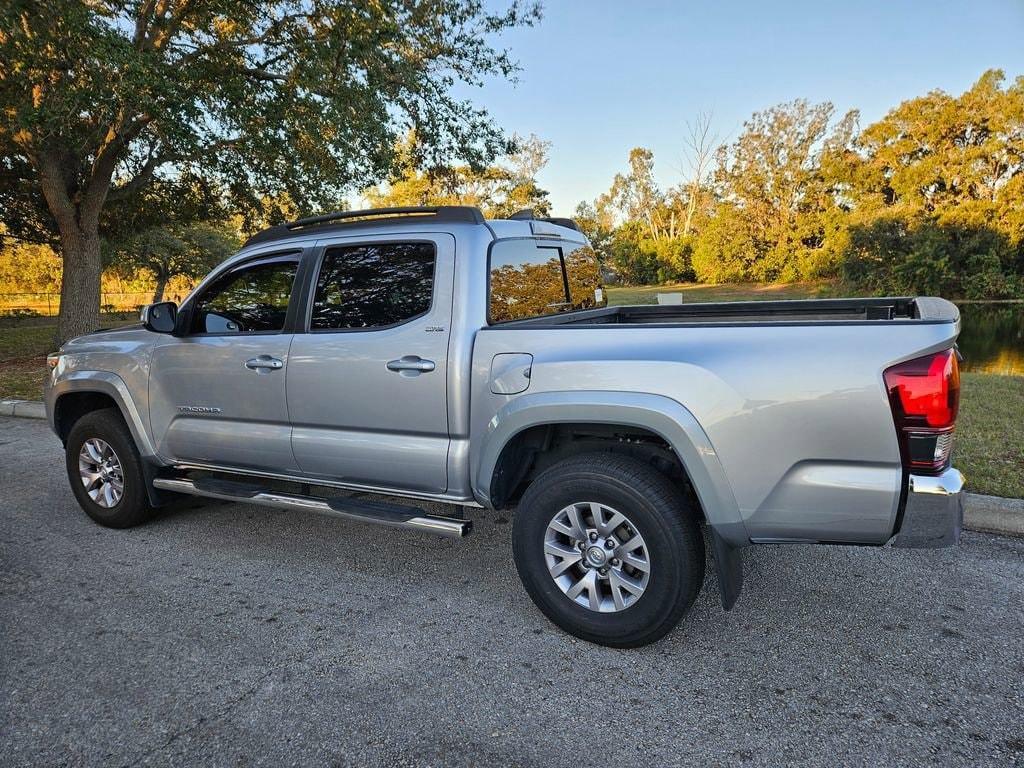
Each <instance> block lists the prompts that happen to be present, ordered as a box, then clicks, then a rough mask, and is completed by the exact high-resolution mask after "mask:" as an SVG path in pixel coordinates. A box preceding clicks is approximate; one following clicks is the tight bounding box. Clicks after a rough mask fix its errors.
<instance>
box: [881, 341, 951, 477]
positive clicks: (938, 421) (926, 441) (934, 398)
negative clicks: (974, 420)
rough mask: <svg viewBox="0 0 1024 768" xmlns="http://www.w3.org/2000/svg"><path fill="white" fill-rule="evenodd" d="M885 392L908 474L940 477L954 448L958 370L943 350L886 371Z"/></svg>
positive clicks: (948, 350) (946, 351) (949, 351)
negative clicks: (932, 473) (925, 474)
mask: <svg viewBox="0 0 1024 768" xmlns="http://www.w3.org/2000/svg"><path fill="white" fill-rule="evenodd" d="M884 377H885V388H886V389H887V390H888V391H889V403H890V404H891V406H892V415H893V418H894V419H895V421H896V430H897V432H898V433H899V436H900V451H901V452H902V454H903V463H904V466H906V467H907V468H908V469H913V470H915V471H925V472H938V471H941V470H943V469H945V468H946V465H947V464H948V463H949V455H950V452H951V451H952V449H953V427H954V424H955V423H956V414H957V410H958V409H959V407H960V366H959V363H958V362H957V356H956V352H955V351H954V350H952V349H947V350H944V351H942V352H936V353H935V354H933V355H926V356H924V357H917V358H914V359H913V360H907V361H906V362H903V363H899V364H898V365H894V366H892V367H891V368H888V369H886V371H885V374H884Z"/></svg>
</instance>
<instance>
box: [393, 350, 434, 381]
mask: <svg viewBox="0 0 1024 768" xmlns="http://www.w3.org/2000/svg"><path fill="white" fill-rule="evenodd" d="M388 370H389V371H396V372H397V373H400V374H401V375H402V376H419V375H420V374H421V373H430V372H431V371H432V370H434V361H433V360H424V359H423V358H422V357H420V356H419V355H406V356H405V357H403V358H400V359H398V360H389V361H388Z"/></svg>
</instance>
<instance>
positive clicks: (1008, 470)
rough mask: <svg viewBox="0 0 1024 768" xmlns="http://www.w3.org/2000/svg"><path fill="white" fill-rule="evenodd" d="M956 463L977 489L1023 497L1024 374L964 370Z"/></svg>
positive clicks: (970, 487)
mask: <svg viewBox="0 0 1024 768" xmlns="http://www.w3.org/2000/svg"><path fill="white" fill-rule="evenodd" d="M953 463H954V464H955V465H956V466H957V468H959V469H960V471H962V472H963V473H964V475H965V476H966V477H967V490H968V491H971V492H972V493H987V494H991V495H992V496H1009V497H1012V498H1018V499H1019V498H1024V376H993V375H990V374H985V373H965V374H962V378H961V390H960V417H959V419H957V426H956V445H955V447H954V449H953Z"/></svg>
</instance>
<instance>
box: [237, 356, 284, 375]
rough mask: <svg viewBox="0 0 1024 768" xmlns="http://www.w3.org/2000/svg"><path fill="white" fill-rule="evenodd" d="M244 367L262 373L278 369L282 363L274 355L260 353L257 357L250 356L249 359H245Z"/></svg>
mask: <svg viewBox="0 0 1024 768" xmlns="http://www.w3.org/2000/svg"><path fill="white" fill-rule="evenodd" d="M245 367H246V368H248V369H249V370H250V371H256V372H257V373H263V372H264V371H279V370H281V369H282V368H284V363H283V362H282V361H280V360H278V359H277V358H276V357H271V356H270V355H260V356H259V357H254V358H252V359H251V360H246V361H245Z"/></svg>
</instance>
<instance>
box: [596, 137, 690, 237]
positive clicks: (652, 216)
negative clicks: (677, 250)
mask: <svg viewBox="0 0 1024 768" xmlns="http://www.w3.org/2000/svg"><path fill="white" fill-rule="evenodd" d="M607 199H608V202H609V203H610V204H611V205H612V206H614V207H615V208H617V209H618V210H619V211H620V212H621V213H622V215H623V216H624V217H625V218H626V219H627V220H632V221H642V222H644V224H645V225H646V227H647V231H648V233H649V235H650V237H651V239H653V240H657V239H659V238H661V237H675V228H676V221H675V212H674V211H667V210H666V205H665V196H664V194H663V193H662V192H661V190H660V189H659V188H658V185H657V183H656V182H655V181H654V153H653V152H652V151H651V150H649V149H645V148H643V147H635V148H633V149H632V150H630V153H629V172H628V173H624V174H623V173H619V174H616V175H615V178H614V180H613V181H612V187H611V189H610V190H609V191H608V195H607ZM666 214H667V215H666Z"/></svg>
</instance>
